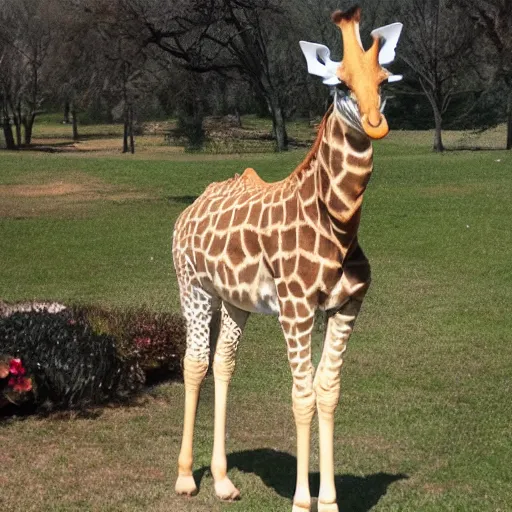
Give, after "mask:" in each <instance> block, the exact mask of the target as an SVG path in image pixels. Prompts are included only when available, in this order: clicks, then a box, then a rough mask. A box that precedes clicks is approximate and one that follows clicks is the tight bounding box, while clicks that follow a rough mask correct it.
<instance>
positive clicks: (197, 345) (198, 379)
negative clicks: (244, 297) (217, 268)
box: [175, 283, 214, 496]
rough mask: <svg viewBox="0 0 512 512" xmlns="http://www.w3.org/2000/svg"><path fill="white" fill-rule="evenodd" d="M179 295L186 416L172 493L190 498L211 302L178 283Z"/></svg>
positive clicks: (200, 292)
mask: <svg viewBox="0 0 512 512" xmlns="http://www.w3.org/2000/svg"><path fill="white" fill-rule="evenodd" d="M180 293H181V306H182V311H183V315H184V317H185V321H186V324H187V349H186V352H185V358H184V361H183V378H184V381H185V414H184V420H183V437H182V441H181V450H180V455H179V459H178V479H177V480H176V486H175V490H176V492H177V493H178V494H185V495H188V496H192V495H194V494H196V492H197V486H196V483H195V481H194V477H193V476H192V463H193V440H194V424H195V419H196V411H197V403H198V401H199V391H200V388H201V384H202V382H203V379H204V377H205V375H206V372H207V370H208V362H209V355H210V339H209V338H210V324H211V321H212V316H213V303H214V300H213V298H212V296H211V295H209V294H208V293H206V292H205V291H204V290H202V289H201V288H198V287H196V286H192V285H186V286H184V285H183V284H182V283H180Z"/></svg>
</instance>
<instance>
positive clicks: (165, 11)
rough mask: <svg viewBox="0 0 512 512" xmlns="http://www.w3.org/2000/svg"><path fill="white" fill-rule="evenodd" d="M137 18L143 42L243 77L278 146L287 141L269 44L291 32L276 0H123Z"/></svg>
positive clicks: (199, 66)
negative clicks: (268, 117)
mask: <svg viewBox="0 0 512 512" xmlns="http://www.w3.org/2000/svg"><path fill="white" fill-rule="evenodd" d="M122 2H123V5H124V10H125V13H126V16H131V18H132V19H134V20H135V19H137V20H138V21H139V23H140V27H141V29H140V30H139V33H142V34H143V42H144V44H146V45H155V46H157V47H158V48H160V49H161V50H163V51H165V52H167V53H168V54H170V55H171V56H172V57H173V58H174V59H176V60H177V61H178V62H180V63H181V64H182V65H183V66H185V67H186V68H187V69H190V70H193V71H196V72H199V73H205V72H211V71H214V72H217V73H221V74H223V75H224V76H226V77H229V78H235V77H236V76H237V75H238V76H242V77H243V78H244V79H245V80H246V81H247V82H248V83H249V84H250V85H251V87H252V88H253V90H254V91H255V93H256V95H257V96H258V97H259V98H261V99H262V101H264V102H265V103H266V105H267V107H268V110H269V113H270V114H271V117H272V123H273V129H274V134H275V137H276V145H277V149H278V150H280V151H282V150H285V149H286V148H287V146H288V136H287V132H286V119H285V117H286V116H285V111H284V107H283V89H282V87H281V83H282V80H281V77H280V68H279V65H280V64H281V63H282V62H276V61H275V60H272V57H271V54H272V51H271V47H270V46H271V45H272V44H275V43H278V44H279V45H281V46H283V44H285V40H286V38H287V37H288V35H289V34H290V32H291V30H290V27H287V23H288V20H287V18H286V16H284V15H283V9H282V8H281V7H280V4H279V2H277V0H252V1H249V0H188V1H186V0H182V1H178V2H174V1H170V0H167V1H161V2H151V1H149V2H148V1H142V0H122Z"/></svg>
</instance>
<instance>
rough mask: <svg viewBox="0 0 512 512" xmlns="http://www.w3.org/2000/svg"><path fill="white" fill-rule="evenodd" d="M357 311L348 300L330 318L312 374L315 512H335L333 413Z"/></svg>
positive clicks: (353, 301) (354, 303)
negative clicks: (316, 443) (317, 478)
mask: <svg viewBox="0 0 512 512" xmlns="http://www.w3.org/2000/svg"><path fill="white" fill-rule="evenodd" d="M360 307H361V300H359V299H355V298H349V299H348V300H347V302H345V304H344V305H343V306H342V307H341V309H340V310H339V311H338V312H337V313H335V314H334V315H333V316H331V317H329V320H328V322H327V330H326V336H325V341H324V349H323V353H322V359H321V361H320V364H319V365H318V369H317V371H316V374H315V380H314V389H315V392H316V401H317V409H318V425H319V431H318V437H319V439H320V491H319V494H318V512H338V505H337V503H336V488H335V485H334V447H333V443H334V412H335V410H336V406H337V405H338V399H339V395H340V370H341V365H342V363H343V352H344V351H345V349H346V344H347V341H348V339H349V337H350V334H351V333H352V329H353V327H354V323H355V320H356V318H357V315H358V313H359V309H360Z"/></svg>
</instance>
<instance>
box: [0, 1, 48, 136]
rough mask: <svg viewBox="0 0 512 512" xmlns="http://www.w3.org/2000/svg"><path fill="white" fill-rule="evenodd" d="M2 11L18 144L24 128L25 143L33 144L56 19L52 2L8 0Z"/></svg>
mask: <svg viewBox="0 0 512 512" xmlns="http://www.w3.org/2000/svg"><path fill="white" fill-rule="evenodd" d="M3 4H4V5H3V9H2V10H1V12H0V37H1V39H2V41H3V42H4V45H5V48H6V49H7V51H8V52H9V53H11V56H10V61H11V62H14V61H16V65H15V66H13V67H11V73H13V75H12V78H13V81H11V86H12V90H11V94H10V99H9V101H10V102H12V104H11V105H10V116H11V118H12V120H13V122H14V124H15V126H16V136H17V143H18V145H19V144H20V143H21V140H20V138H21V130H20V127H21V125H23V128H24V143H25V144H27V145H28V144H30V143H31V141H32V131H33V126H34V121H35V118H36V116H37V115H38V114H39V113H40V109H41V105H42V103H43V101H44V98H45V93H46V87H47V81H48V77H49V74H50V69H49V67H48V61H49V57H50V54H51V48H52V43H53V30H52V22H53V20H55V19H56V14H55V12H54V8H55V3H54V2H52V0H4V2H3Z"/></svg>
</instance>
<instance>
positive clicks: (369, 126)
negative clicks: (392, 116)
mask: <svg viewBox="0 0 512 512" xmlns="http://www.w3.org/2000/svg"><path fill="white" fill-rule="evenodd" d="M377 119H378V120H377V124H373V122H375V117H374V118H373V122H372V121H371V120H370V117H369V116H368V115H366V114H363V115H362V116H361V124H362V125H363V130H364V131H365V133H366V135H368V137H370V138H371V139H382V138H383V137H385V136H386V135H387V134H388V132H389V126H388V122H387V120H386V118H385V117H384V115H383V114H381V113H380V112H379V115H378V118H377Z"/></svg>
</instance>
